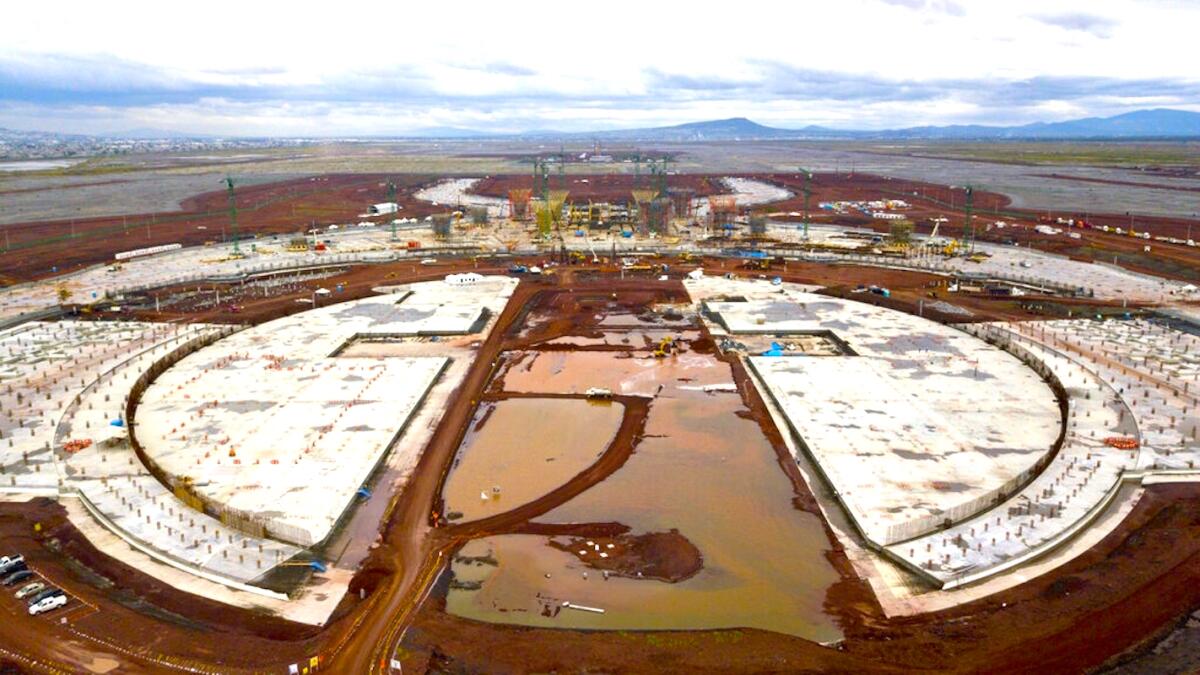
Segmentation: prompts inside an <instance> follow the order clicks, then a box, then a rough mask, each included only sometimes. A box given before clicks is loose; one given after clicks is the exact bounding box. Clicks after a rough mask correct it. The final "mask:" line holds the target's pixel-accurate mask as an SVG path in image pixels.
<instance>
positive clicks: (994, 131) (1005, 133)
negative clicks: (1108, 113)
mask: <svg viewBox="0 0 1200 675" xmlns="http://www.w3.org/2000/svg"><path fill="white" fill-rule="evenodd" d="M100 138H102V139H106V140H118V139H141V140H146V139H169V140H183V139H195V140H212V139H215V138H217V137H213V136H207V135H204V134H188V133H182V132H171V131H163V130H160V129H132V130H129V131H128V132H126V133H125V134H103V135H94V136H86V135H80V134H74V135H73V134H56V133H52V132H30V131H13V130H8V129H2V128H0V142H5V141H6V142H9V143H13V142H17V143H19V142H37V141H51V140H54V139H70V140H76V141H78V140H80V139H100ZM348 138H350V137H348ZM361 138H363V139H385V138H424V139H446V140H453V139H481V140H482V139H504V140H521V139H527V140H541V141H548V140H560V139H561V140H604V141H625V142H637V141H640V142H682V143H686V142H698V141H757V140H783V139H847V140H855V139H858V140H886V139H896V140H1004V139H1014V140H1015V139H1096V140H1103V139H1132V138H1200V113H1196V112H1190V111H1187V110H1172V109H1168V108H1156V109H1153V110H1137V111H1134V112H1129V113H1125V114H1123V115H1115V116H1113V117H1087V118H1083V119H1077V120H1068V121H1065V122H1034V123H1033V124H1023V125H1017V126H987V125H978V124H966V125H963V124H959V125H948V126H919V127H906V128H900V129H885V130H878V131H872V130H862V129H831V128H829V127H822V126H815V125H810V126H806V127H801V128H794V129H783V128H779V127H769V126H766V125H763V124H759V123H757V122H754V121H752V120H749V119H746V118H745V117H731V118H729V119H722V120H709V121H705V122H689V123H687V124H676V125H673V126H665V127H649V128H643V129H609V130H603V131H576V132H564V131H549V130H538V131H527V132H524V133H518V134H504V133H491V132H487V131H479V130H475V129H460V128H455V127H431V128H425V129H420V130H417V131H414V132H411V133H408V134H403V135H389V136H365V137H361ZM229 140H235V139H234V138H232V137H230V138H229ZM236 140H241V141H245V140H248V139H245V138H241V139H236ZM261 140H266V139H261ZM277 140H282V138H280V139H277Z"/></svg>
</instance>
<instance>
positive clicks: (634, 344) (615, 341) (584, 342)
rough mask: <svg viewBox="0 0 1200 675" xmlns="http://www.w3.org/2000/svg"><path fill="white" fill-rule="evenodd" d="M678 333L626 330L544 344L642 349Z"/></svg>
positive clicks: (578, 336)
mask: <svg viewBox="0 0 1200 675" xmlns="http://www.w3.org/2000/svg"><path fill="white" fill-rule="evenodd" d="M678 335H679V331H669V330H627V331H604V332H603V333H601V335H600V337H584V336H581V335H568V336H565V337H560V338H557V339H554V340H550V341H548V342H546V343H545V344H548V345H571V346H573V347H591V346H597V345H608V346H615V347H628V348H629V349H644V348H646V347H653V346H655V345H657V344H658V341H659V340H662V339H663V338H666V337H676V336H678Z"/></svg>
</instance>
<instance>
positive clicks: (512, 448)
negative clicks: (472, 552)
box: [442, 398, 625, 522]
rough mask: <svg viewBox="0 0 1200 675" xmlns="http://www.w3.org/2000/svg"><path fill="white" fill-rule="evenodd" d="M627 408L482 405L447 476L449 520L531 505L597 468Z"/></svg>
mask: <svg viewBox="0 0 1200 675" xmlns="http://www.w3.org/2000/svg"><path fill="white" fill-rule="evenodd" d="M624 410H625V408H624V406H622V405H621V404H619V403H612V402H600V403H596V402H591V401H586V400H583V399H540V398H515V399H508V400H503V401H493V402H489V403H485V404H483V405H482V406H480V409H479V412H478V413H477V414H476V416H475V419H474V420H472V422H471V428H470V430H468V432H467V436H466V438H465V439H463V444H462V447H461V448H460V449H459V451H458V456H457V457H455V460H454V465H453V466H452V468H451V469H450V474H449V476H447V478H446V486H445V489H444V490H443V493H442V494H443V496H444V497H445V500H446V509H445V512H446V514H447V515H448V516H449V515H452V514H461V515H460V516H458V517H457V518H455V520H456V521H457V522H463V521H468V520H476V519H479V518H485V517H487V516H492V515H496V514H498V513H503V512H505V511H509V510H511V509H514V508H516V507H518V506H521V505H522V504H526V503H528V502H531V501H533V500H535V499H537V498H538V497H541V496H542V495H544V494H546V493H547V492H550V491H551V490H553V489H554V488H556V487H558V486H559V485H562V484H563V483H565V482H567V481H568V480H570V479H571V477H573V476H574V475H575V474H578V473H579V472H580V471H583V470H584V469H586V468H587V467H589V466H591V465H592V464H593V463H594V462H595V461H596V459H598V458H599V457H600V455H602V454H604V450H605V449H606V448H607V447H608V445H609V442H610V441H612V439H613V437H614V436H615V435H616V432H617V427H619V426H620V424H621V417H622V415H623V414H624Z"/></svg>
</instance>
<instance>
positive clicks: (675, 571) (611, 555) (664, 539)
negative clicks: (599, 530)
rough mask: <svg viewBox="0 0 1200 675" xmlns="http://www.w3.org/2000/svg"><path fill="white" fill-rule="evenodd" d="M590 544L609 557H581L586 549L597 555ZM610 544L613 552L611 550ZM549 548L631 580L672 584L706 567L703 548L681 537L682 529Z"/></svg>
mask: <svg viewBox="0 0 1200 675" xmlns="http://www.w3.org/2000/svg"><path fill="white" fill-rule="evenodd" d="M589 541H591V542H593V543H594V544H596V545H598V546H599V547H600V550H601V551H602V552H604V553H607V554H608V557H607V558H601V557H599V556H597V555H583V556H581V555H579V552H580V551H582V550H585V549H586V550H588V551H589V552H594V549H593V548H592V547H590V546H588V545H587V543H588V542H589ZM610 544H611V545H612V548H611V549H610V548H608V546H609V545H610ZM550 546H551V547H552V548H556V549H558V550H560V551H564V552H566V553H570V554H571V555H573V556H575V558H576V559H578V560H579V562H581V563H583V564H584V565H586V566H588V567H590V568H592V569H594V570H601V571H605V572H608V573H609V574H611V575H613V576H619V577H629V578H631V579H657V580H658V581H665V582H667V583H671V584H673V583H675V582H678V581H683V580H684V579H690V578H691V577H692V576H694V575H695V574H696V573H697V572H699V571H700V568H701V567H703V566H704V561H703V559H702V558H701V557H700V549H698V548H696V546H695V545H694V544H692V542H690V541H688V539H687V537H685V536H683V535H682V534H679V530H670V531H668V532H647V533H645V534H639V535H628V534H623V535H618V536H615V537H577V538H574V539H570V540H567V541H565V542H564V541H555V540H552V541H551V542H550Z"/></svg>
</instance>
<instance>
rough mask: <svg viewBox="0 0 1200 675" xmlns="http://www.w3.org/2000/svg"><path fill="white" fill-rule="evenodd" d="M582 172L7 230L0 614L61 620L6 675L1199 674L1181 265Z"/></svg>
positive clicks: (803, 174)
mask: <svg viewBox="0 0 1200 675" xmlns="http://www.w3.org/2000/svg"><path fill="white" fill-rule="evenodd" d="M614 153H616V154H617V157H616V159H613V158H612V157H609V156H604V157H603V159H604V161H605V162H610V161H611V162H614V163H615V162H619V163H620V169H619V170H614V171H607V172H597V171H596V170H595V169H594V168H593V167H592V166H591V165H590V164H589V163H587V162H585V161H583V160H578V159H577V160H575V161H574V162H569V161H568V155H567V154H566V153H565V152H559V153H557V154H555V153H552V152H541V153H540V154H539V153H536V152H529V153H526V154H522V155H521V156H520V157H519V161H520V162H522V163H523V168H524V169H525V170H524V171H520V172H518V171H509V172H504V173H494V174H488V175H462V174H456V173H449V172H448V173H446V174H443V175H427V174H421V175H417V174H411V173H408V174H406V173H396V174H390V173H333V174H322V175H305V176H303V177H289V178H287V179H286V180H279V181H268V180H260V179H259V178H257V177H256V178H253V179H245V178H241V177H238V176H235V175H227V176H225V177H224V178H223V184H222V185H221V189H219V190H214V189H211V187H212V186H211V184H210V186H209V187H210V189H209V190H208V191H207V192H202V193H199V194H193V195H190V196H189V197H187V198H186V199H181V200H179V201H178V205H177V206H178V208H176V209H173V210H171V211H169V212H154V213H132V212H130V213H125V214H118V215H112V214H102V215H96V216H94V217H88V218H75V219H68V220H23V221H22V222H10V223H5V224H2V225H0V228H3V230H4V233H5V240H4V249H3V252H0V281H2V282H3V283H4V285H3V286H0V541H3V549H2V550H0V556H5V559H4V560H0V565H3V566H4V567H3V568H0V572H3V573H4V574H6V575H7V574H9V573H10V572H12V573H16V572H17V571H26V569H27V570H28V571H31V572H32V574H33V575H35V576H36V578H29V579H28V581H29V582H34V583H41V584H42V585H43V586H53V587H56V588H58V589H61V591H62V592H63V593H64V594H65V596H66V598H67V601H66V603H65V604H64V605H63V606H62V607H61V608H58V609H54V610H52V611H48V612H46V613H45V614H37V615H34V614H33V613H27V612H26V607H25V604H26V603H25V602H24V601H22V600H21V599H19V598H15V597H14V596H13V592H7V593H5V594H3V598H0V606H3V608H4V612H5V616H6V619H7V620H6V622H5V623H6V628H5V629H4V630H3V631H0V664H3V665H4V666H5V667H6V668H12V669H14V670H16V671H29V672H48V673H49V672H93V673H107V672H203V673H281V674H282V673H306V674H307V673H314V672H331V673H401V672H429V673H442V672H584V671H586V672H731V671H736V672H741V671H753V672H761V671H772V672H798V671H815V670H821V671H840V672H850V671H853V672H897V671H909V670H914V669H923V670H937V671H939V672H980V671H988V672H1028V671H1031V670H1038V671H1042V672H1082V671H1092V672H1120V669H1121V668H1122V667H1123V665H1126V664H1129V663H1134V664H1137V663H1151V662H1150V661H1138V659H1146V658H1150V657H1148V656H1146V655H1147V654H1151V653H1152V654H1154V655H1155V656H1154V658H1175V657H1171V656H1170V655H1171V654H1176V652H1177V651H1178V650H1176V652H1172V651H1171V647H1170V645H1171V644H1172V641H1174V644H1180V643H1181V642H1186V641H1187V640H1194V639H1196V638H1195V637H1194V636H1191V637H1189V636H1190V633H1186V629H1187V628H1188V627H1190V626H1191V624H1190V623H1189V622H1192V621H1195V619H1194V618H1192V613H1193V612H1197V611H1200V583H1197V581H1200V571H1198V570H1200V525H1197V523H1200V436H1198V434H1200V413H1198V412H1197V405H1200V400H1198V398H1197V397H1198V396H1200V392H1198V391H1197V389H1193V388H1192V387H1200V289H1198V288H1197V284H1200V247H1197V246H1196V243H1195V241H1194V240H1193V239H1192V238H1191V225H1193V224H1200V222H1196V223H1193V222H1191V221H1190V220H1188V219H1187V218H1184V217H1176V216H1153V217H1151V216H1146V217H1139V218H1137V219H1136V221H1135V219H1134V218H1133V217H1131V216H1128V215H1127V214H1121V213H1107V214H1106V213H1084V212H1083V206H1082V205H1081V207H1080V209H1079V211H1080V212H1072V211H1061V212H1058V213H1054V214H1051V213H1047V212H1045V211H1041V210H1034V209H1026V208H1020V207H1017V206H1014V202H1013V199H1012V197H1011V196H1010V195H1007V194H1004V193H1002V192H1000V191H990V190H988V189H985V188H983V187H978V188H976V187H972V186H970V185H969V184H967V183H968V181H969V180H970V177H969V176H963V179H962V181H961V182H962V183H964V184H963V185H959V186H949V185H939V184H934V183H928V182H923V181H918V180H912V179H903V178H895V177H884V176H879V175H872V174H868V173H854V172H842V171H828V172H826V171H810V170H807V169H802V168H797V169H796V170H793V171H787V172H782V171H772V172H756V173H731V172H723V173H711V172H708V173H705V172H696V171H682V170H680V169H679V167H678V166H677V164H678V163H681V162H682V161H684V160H681V159H680V158H679V157H678V156H676V155H674V154H672V153H668V152H650V153H642V152H641V151H636V152H634V151H632V150H629V151H625V150H622V151H620V152H617V151H614ZM583 156H585V155H577V157H583ZM514 161H515V160H514ZM113 189H116V188H113ZM18 555H19V556H22V557H21V558H20V559H19V560H18V559H17V558H16V557H15V556H18ZM10 564H11V565H14V566H15V565H19V566H21V567H20V569H19V570H18V568H17V567H9V565H10ZM23 585H24V584H22V586H23ZM17 588H19V587H14V588H13V589H12V590H13V591H14V592H15V591H16V590H17ZM1181 635H1182V636H1183V637H1180V636H1181ZM1163 645H1167V646H1166V647H1164V646H1163ZM1164 653H1166V654H1168V656H1167V657H1163V656H1162V654H1164ZM1176 656H1178V659H1179V660H1177V661H1174V662H1172V664H1173V666H1172V667H1174V666H1180V667H1181V668H1183V669H1186V663H1187V661H1186V659H1187V658H1188V657H1187V655H1186V654H1184V655H1181V656H1180V655H1178V654H1176ZM1193 656H1194V654H1193ZM1156 663H1161V662H1156ZM1181 664H1183V665H1181Z"/></svg>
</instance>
